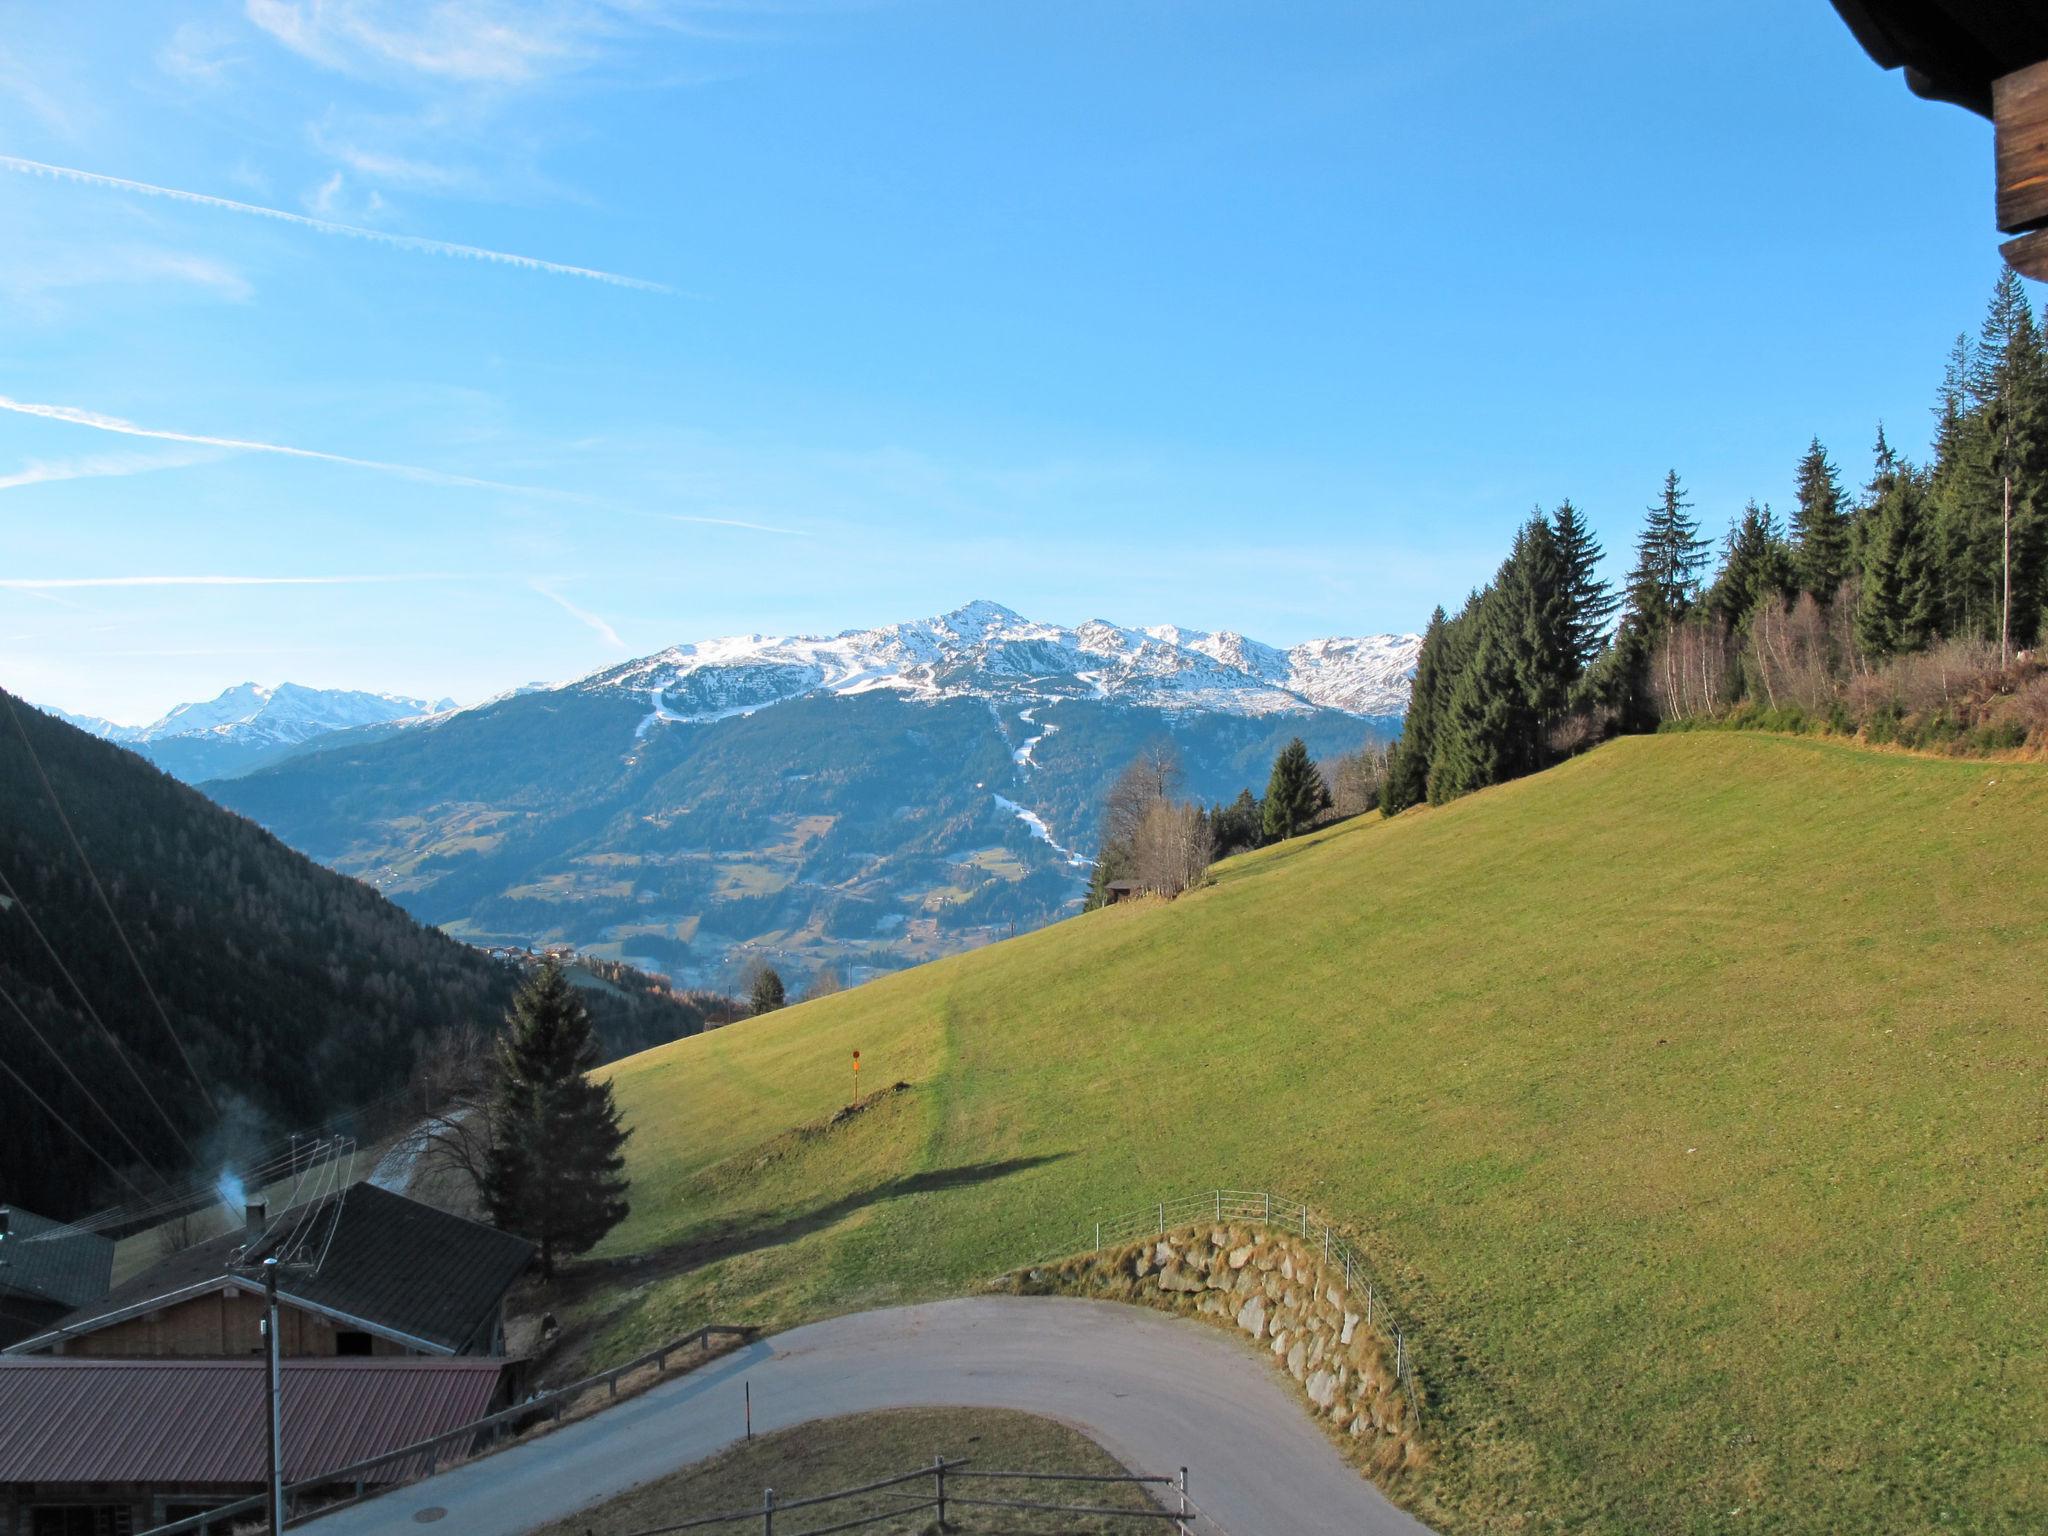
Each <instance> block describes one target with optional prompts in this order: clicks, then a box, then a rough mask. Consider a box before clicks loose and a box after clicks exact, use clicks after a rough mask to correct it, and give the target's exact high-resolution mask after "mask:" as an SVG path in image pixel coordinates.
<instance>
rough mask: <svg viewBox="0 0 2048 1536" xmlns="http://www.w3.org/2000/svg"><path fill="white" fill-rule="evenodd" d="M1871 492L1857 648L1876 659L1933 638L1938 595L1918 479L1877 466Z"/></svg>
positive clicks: (1894, 468) (1907, 470) (1907, 472)
mask: <svg viewBox="0 0 2048 1536" xmlns="http://www.w3.org/2000/svg"><path fill="white" fill-rule="evenodd" d="M1875 488H1876V489H1877V499H1876V501H1875V503H1874V504H1873V505H1872V507H1871V531H1870V538H1869V544H1868V548H1867V549H1866V551H1865V557H1864V565H1863V584H1862V592H1861V594H1860V595H1859V598H1858V601H1857V605H1856V643H1857V644H1858V645H1859V646H1860V647H1862V649H1863V650H1864V651H1865V652H1867V653H1868V654H1869V655H1871V656H1872V657H1874V658H1880V659H1881V658H1883V657H1886V656H1892V655H1896V654H1898V653H1900V652H1902V651H1915V650H1919V649H1920V648H1921V647H1923V646H1925V645H1926V644H1927V643H1928V642H1929V641H1930V640H1932V639H1933V638H1934V634H1935V623H1936V618H1937V615H1938V596H1939V595H1938V592H1937V589H1936V579H1935V571H1934V568H1933V566H1934V562H1933V556H1932V552H1931V550H1930V548H1929V532H1930V530H1929V528H1928V526H1927V515H1926V492H1925V490H1924V488H1923V486H1922V485H1921V483H1920V478H1919V476H1918V475H1917V474H1915V473H1914V472H1913V471H1912V469H1911V468H1910V467H1903V466H1899V465H1896V464H1893V465H1891V466H1888V467H1886V466H1883V465H1881V466H1880V471H1879V480H1878V482H1876V483H1875Z"/></svg>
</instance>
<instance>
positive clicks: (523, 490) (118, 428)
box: [0, 395, 580, 499]
mask: <svg viewBox="0 0 2048 1536" xmlns="http://www.w3.org/2000/svg"><path fill="white" fill-rule="evenodd" d="M0 411H12V412H14V413H15V414H16V415H17V416H39V417H41V418H43V419H44V420H45V421H62V422H67V423H69V424H70V425H72V426H76V427H91V428H92V429H93V430H94V431H95V432H117V433H119V434H121V435H122V436H124V437H151V438H157V439H159V440H161V441H163V442H167V443H192V444H195V445H197V446H199V447H202V448H229V449H234V450H237V451H239V452H244V453H275V454H281V455H283V456H284V457H286V458H292V459H317V460H319V461H321V462H322V463H326V464H347V465H349V466H351V467H352V468H355V469H374V470H378V471H380V472H382V473H384V474H387V475H403V476H404V477H405V478H406V479H408V480H424V481H426V482H427V483H429V484H430V485H461V486H468V487H471V488H472V489H476V490H486V491H510V492H512V493H514V494H515V495H521V496H552V497H568V496H569V495H570V493H568V492H565V491H551V490H547V489H545V488H543V487H540V486H533V485H508V484H506V483H505V482H504V481H502V480H479V479H477V478H475V477H474V476H472V475H451V474H448V473H446V472H445V471H442V470H438V469H422V468H421V467H420V466H419V465H417V464H392V463H388V462H386V461H385V460H382V459H358V458H354V457H352V456H351V455H349V454H345V453H326V452H323V451H321V450H320V449H318V448H293V447H290V446H288V445H287V444H284V443H265V442H258V441H255V440H254V439H251V438H244V437H211V436H208V435H206V434H205V433H200V432H173V431H171V430H169V429H168V428H163V427H144V426H138V425H137V424H136V423H135V422H132V421H123V420H122V419H121V418H120V417H118V416H107V415H103V414H101V413H100V412H98V411H88V410H83V409H81V408H80V407H78V406H75V405H39V404H37V403H35V402H33V401H28V400H11V399H9V398H8V397H7V396H5V395H0ZM570 499H580V498H574V497H571V498H570Z"/></svg>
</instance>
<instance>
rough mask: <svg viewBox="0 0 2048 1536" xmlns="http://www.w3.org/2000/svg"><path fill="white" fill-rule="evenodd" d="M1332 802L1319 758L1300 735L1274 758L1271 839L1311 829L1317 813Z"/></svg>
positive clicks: (1268, 811) (1269, 793) (1268, 809)
mask: <svg viewBox="0 0 2048 1536" xmlns="http://www.w3.org/2000/svg"><path fill="white" fill-rule="evenodd" d="M1329 804H1330V791H1329V787H1328V786H1327V785H1325V784H1324V783H1323V776H1322V773H1321V772H1320V771H1319V770H1318V769H1317V767H1316V765H1315V759H1314V758H1312V757H1310V756H1309V755H1308V743H1307V742H1305V741H1303V740H1302V739H1301V738H1300V737H1299V736H1297V737H1295V738H1294V740H1292V741H1290V742H1288V743H1287V745H1286V746H1284V747H1282V748H1281V749H1280V755H1279V756H1278V757H1276V758H1274V759H1273V775H1272V777H1271V778H1270V779H1268V780H1267V781H1266V799H1265V834H1266V839H1267V841H1269V842H1278V841H1280V840H1281V839H1283V838H1289V837H1293V836H1294V835H1295V834H1296V833H1297V832H1305V831H1307V830H1308V827H1309V824H1310V823H1311V822H1313V821H1314V820H1315V819H1316V815H1317V813H1318V812H1320V811H1322V810H1325V809H1327V808H1328V806H1329Z"/></svg>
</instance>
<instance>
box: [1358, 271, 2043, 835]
mask: <svg viewBox="0 0 2048 1536" xmlns="http://www.w3.org/2000/svg"><path fill="white" fill-rule="evenodd" d="M1934 420H1935V430H1934V433H1933V436H1932V441H1931V444H1930V453H1929V456H1928V458H1927V460H1926V462H1924V463H1915V462H1914V461H1913V460H1911V459H1910V458H1908V457H1907V456H1906V454H1904V453H1902V452H1901V451H1900V450H1899V449H1898V448H1897V447H1896V446H1895V445H1894V443H1893V441H1892V438H1891V436H1890V435H1888V434H1887V432H1886V430H1885V428H1884V427H1883V426H1881V425H1880V426H1878V427H1877V428H1876V433H1875V437H1876V441H1875V446H1874V448H1873V451H1872V457H1871V468H1870V477H1869V479H1868V481H1867V482H1866V483H1865V484H1864V486H1863V487H1862V488H1861V490H1860V492H1855V491H1851V490H1849V489H1848V488H1846V487H1845V486H1844V483H1843V477H1842V473H1841V471H1840V469H1839V468H1838V467H1837V465H1836V463H1835V461H1834V459H1833V458H1832V457H1831V456H1830V454H1829V452H1828V450H1827V448H1826V447H1825V446H1824V445H1823V444H1822V443H1821V442H1820V441H1819V440H1818V439H1816V440H1814V441H1813V442H1812V443H1811V444H1810V445H1809V446H1808V448H1807V450H1806V452H1805V453H1804V454H1803V455H1802V456H1801V457H1800V459H1799V461H1798V463H1797V465H1796V466H1788V467H1790V468H1792V469H1793V474H1792V476H1791V482H1792V492H1793V499H1792V510H1791V512H1790V515H1789V517H1788V518H1780V517H1779V516H1778V515H1777V514H1776V513H1775V512H1773V510H1772V509H1771V507H1770V506H1769V505H1768V504H1767V503H1759V502H1757V501H1754V500H1753V501H1751V502H1750V503H1749V504H1748V505H1747V506H1745V507H1743V508H1742V509H1741V510H1740V511H1739V512H1734V513H1733V514H1732V515H1731V516H1730V518H1729V521H1728V525H1727V533H1726V535H1725V537H1724V538H1723V539H1722V540H1721V541H1720V545H1719V548H1720V558H1719V560H1718V563H1717V562H1716V561H1715V559H1714V551H1715V541H1714V539H1713V538H1711V537H1710V536H1709V535H1708V534H1707V533H1706V532H1704V531H1703V526H1702V519H1701V518H1700V517H1699V516H1698V515H1697V509H1696V508H1695V505H1694V503H1693V501H1692V499H1691V498H1690V497H1689V496H1688V494H1687V492H1686V490H1685V487H1684V484H1683V482H1682V481H1681V479H1680V477H1679V475H1678V474H1677V473H1676V472H1675V471H1674V472H1673V473H1671V474H1670V475H1669V476H1667V477H1666V479H1665V482H1664V486H1663V489H1662V491H1661V492H1660V494H1659V495H1658V496H1657V498H1656V500H1655V502H1654V503H1653V504H1652V505H1651V507H1650V509H1649V512H1648V515H1647V517H1646V518H1645V519H1644V521H1643V524H1642V527H1641V530H1640V532H1639V534H1638V536H1637V538H1636V543H1635V552H1634V559H1633V562H1632V564H1631V565H1630V567H1629V572H1628V575H1627V578H1626V580H1625V582H1624V583H1623V584H1622V585H1621V586H1620V587H1619V588H1618V589H1615V588H1611V587H1609V586H1608V585H1607V584H1606V583H1604V582H1602V581H1601V580H1599V579H1598V576H1597V568H1598V566H1599V563H1600V559H1601V551H1600V547H1599V545H1598V543H1597V542H1595V541H1594V539H1593V537H1592V534H1591V533H1590V531H1589V530H1588V528H1587V525H1586V523H1585V520H1584V519H1583V518H1582V517H1581V516H1580V515H1579V513H1578V512H1577V511H1576V510H1575V509H1573V507H1572V506H1571V504H1570V503H1569V502H1567V503H1565V504H1564V505H1562V506H1561V507H1559V508H1558V509H1557V511H1556V512H1554V513H1553V514H1551V515H1550V516H1549V517H1548V518H1546V517H1544V516H1542V515H1541V514H1538V515H1536V516H1534V517H1532V518H1531V519H1530V520H1529V522H1528V523H1527V524H1525V525H1524V526H1523V528H1522V529H1521V531H1520V533H1519V534H1518V536H1517V538H1516V540H1515V545H1514V548H1513V550H1512V552H1511V553H1510V554H1509V556H1508V558H1507V559H1506V560H1505V561H1504V562H1503V563H1502V564H1501V567H1500V569H1499V571H1498V572H1497V573H1496V574H1495V576H1494V579H1493V580H1492V581H1491V582H1490V583H1489V584H1488V585H1487V586H1486V587H1485V588H1483V589H1482V590H1480V591H1479V592H1476V593H1474V594H1473V595H1472V597H1471V599H1470V600H1469V601H1468V602H1467V603H1466V604H1465V605H1464V607H1463V608H1462V609H1461V610H1460V611H1459V613H1458V614H1457V615H1456V616H1455V617H1447V616H1446V615H1445V613H1444V612H1443V610H1442V609H1439V610H1437V612H1436V614H1435V616H1434V618H1433V619H1432V621H1431V623H1430V626H1429V629H1428V632H1427V633H1426V634H1425V636H1424V637H1423V645H1422V653H1421V656H1420V659H1419V660H1418V662H1417V665H1416V671H1415V679H1414V684H1413V688H1412V693H1411V698H1410V703H1409V708H1408V716H1407V722H1406V726H1405V728H1404V733H1403V737H1402V740H1401V742H1400V743H1399V745H1398V746H1397V748H1396V749H1395V751H1394V754H1393V761H1392V764H1391V766H1390V768H1389V771H1388V776H1387V789H1386V792H1385V793H1384V794H1383V795H1382V797H1381V804H1382V808H1383V809H1385V810H1386V811H1387V812H1388V813H1389V814H1392V813H1393V812H1396V811H1399V810H1401V809H1402V808H1403V807H1405V806H1408V805H1412V804H1415V803H1417V802H1419V801H1422V800H1425V799H1427V800H1429V801H1431V802H1433V803H1441V802H1443V801H1445V800H1450V799H1455V798H1456V797H1458V796H1459V795H1462V794H1466V793H1469V792H1470V791H1472V790H1474V789H1480V788H1483V787H1485V786H1486V785H1488V784H1493V783H1498V782H1500V781H1502V780H1505V779H1512V778H1516V777H1519V776H1520V775H1522V774H1525V773H1530V772H1534V771H1535V770H1537V769H1539V768H1542V767H1545V766H1547V765H1549V764H1550V763H1553V762H1556V761H1557V760H1559V759H1560V758H1563V757H1566V756H1569V755H1570V754H1571V753H1573V752H1575V751H1578V750H1580V749H1582V748H1584V747H1586V746H1588V745H1591V744H1592V743H1594V742H1596V741H1599V740H1600V739H1602V738H1603V737H1605V736H1609V735H1613V734H1615V733H1616V732H1623V731H1639V730H1647V729H1654V728H1656V727H1658V726H1660V725H1665V726H1668V725H1673V724H1688V725H1698V724H1703V723H1714V724H1732V725H1756V726H1763V727H1767V728H1773V729H1786V730H1823V731H1831V732H1836V733H1841V734H1855V735H1860V736H1862V737H1864V738H1865V739H1868V740H1872V741H1879V742H1892V741H1897V742H1902V743H1905V744H1907V745H1911V746H1917V747H1933V748H1943V749H1948V750H1961V751H1986V750H1994V751H1995V750H2002V749H2011V748H2016V747H2021V746H2025V745H2027V744H2029V743H2030V742H2031V743H2034V744H2036V745H2039V744H2041V743H2043V742H2048V668H2044V667H2043V666H2042V665H2041V664H2040V662H2039V660H2038V659H2037V658H2036V657H2034V656H2033V655H2031V654H2030V648H2031V647H2033V646H2034V645H2036V644H2037V643H2038V641H2039V639H2040V636H2041V630H2042V624H2043V616H2044V611H2048V340H2044V336H2043V329H2042V324H2041V321H2040V319H2039V318H2038V317H2037V316H2036V315H2035V313H2034V311H2033V308H2032V306H2031V304H2030V303H2029V301H2028V298H2027V295H2026V291H2025V289H2024V287H2023V285H2022V284H2021V282H2020V280H2019V278H2018V277H2016V276H2015V275H2014V274H2013V273H2012V272H2011V271H2009V270H2008V271H2007V272H2006V273H2005V275H2004V277H2003V278H2002V279H2001V280H2000V282H1999V284H1998V286H1997V288H1996V290H1995V291H1994V293H1993V295H1992V299H1991V303H1990V306H1989V309H1988V311H1987V313H1986V315H1985V318H1984V321H1983V324H1982V326H1981V327H1980V329H1979V330H1978V333H1977V334H1976V336H1974V337H1972V336H1970V335H1967V334H1965V335H1963V336H1959V337H1958V338H1957V339H1956V344H1955V347H1954V349H1953V350H1952V351H1951V353H1950V355H1949V359H1948V365H1947V368H1946V370H1945V371H1944V373H1943V376H1942V380H1941V384H1940V387H1939V389H1938V390H1937V391H1936V395H1935V401H1934ZM1617 610H1618V611H1619V614H1620V623H1619V624H1618V625H1617V626H1614V628H1613V630H1612V632H1611V634H1610V633H1609V630H1608V623H1609V620H1610V619H1612V617H1613V616H1614V615H1615V614H1616V612H1617Z"/></svg>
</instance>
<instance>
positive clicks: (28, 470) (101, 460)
mask: <svg viewBox="0 0 2048 1536" xmlns="http://www.w3.org/2000/svg"><path fill="white" fill-rule="evenodd" d="M211 457H212V455H211V454H204V453H177V452H171V453H164V454H159V455H157V456H156V457H154V458H148V457H144V456H143V455H140V454H132V453H113V454H95V455H93V456H92V457H90V458H83V459H63V460H59V461H57V462H54V463H51V462H46V461H44V460H42V459H31V460H30V461H29V462H28V463H27V464H25V465H23V466H22V467H21V468H20V469H19V470H17V471H15V472H14V473H13V474H11V475H0V491H14V490H19V489H21V488H22V487H23V486H28V485H51V484H55V483H57V482H59V481H64V480H96V479H104V478H107V477H109V476H118V475H146V474H148V473H150V472H151V471H152V470H158V469H183V468H185V467H187V466H188V465H192V464H201V463H204V462H205V461H206V460H207V459H209V458H211Z"/></svg>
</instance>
